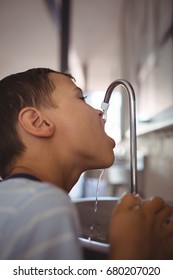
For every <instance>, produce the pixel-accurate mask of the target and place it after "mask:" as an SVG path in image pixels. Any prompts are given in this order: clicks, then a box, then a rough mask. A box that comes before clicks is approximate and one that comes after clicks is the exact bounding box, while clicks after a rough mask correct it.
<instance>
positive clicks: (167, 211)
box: [158, 205, 172, 224]
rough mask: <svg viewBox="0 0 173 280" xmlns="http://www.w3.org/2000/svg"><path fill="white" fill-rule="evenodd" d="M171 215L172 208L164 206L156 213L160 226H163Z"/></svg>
mask: <svg viewBox="0 0 173 280" xmlns="http://www.w3.org/2000/svg"><path fill="white" fill-rule="evenodd" d="M171 215H172V207H171V206H169V205H165V207H164V208H163V209H162V210H161V211H160V212H159V213H158V219H159V221H160V224H163V223H164V222H166V221H167V220H168V218H169V217H170V216H171Z"/></svg>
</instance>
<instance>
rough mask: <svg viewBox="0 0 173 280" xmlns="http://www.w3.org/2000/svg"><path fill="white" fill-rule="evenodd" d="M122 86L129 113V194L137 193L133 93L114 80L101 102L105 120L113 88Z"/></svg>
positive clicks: (122, 81)
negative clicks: (126, 96) (126, 95)
mask: <svg viewBox="0 0 173 280" xmlns="http://www.w3.org/2000/svg"><path fill="white" fill-rule="evenodd" d="M119 85H121V86H123V87H124V88H125V89H126V92H127V94H128V97H129V113H130V118H129V122H130V175H131V193H134V194H136V193H138V187H137V141H136V100H135V92H134V89H133V87H132V85H131V84H130V83H129V82H128V81H126V80H123V79H119V80H115V81H114V82H113V83H111V84H110V86H109V87H108V89H107V91H106V94H105V98H104V101H103V102H102V106H101V108H102V110H103V113H104V115H105V119H106V112H107V110H108V107H109V100H110V97H111V94H112V92H113V90H114V89H115V87H117V86H119Z"/></svg>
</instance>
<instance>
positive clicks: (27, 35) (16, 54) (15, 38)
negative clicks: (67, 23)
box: [0, 0, 60, 79]
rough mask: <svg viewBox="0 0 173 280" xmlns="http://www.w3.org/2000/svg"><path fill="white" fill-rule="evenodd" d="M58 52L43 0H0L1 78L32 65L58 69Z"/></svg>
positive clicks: (51, 23)
mask: <svg viewBox="0 0 173 280" xmlns="http://www.w3.org/2000/svg"><path fill="white" fill-rule="evenodd" d="M59 52H60V51H59V38H58V34H57V30H56V27H55V24H54V23H53V20H52V18H51V15H50V13H49V11H48V9H47V7H46V5H45V2H44V0H29V1H28V0H0V79H1V78H3V77H4V76H6V75H9V74H12V73H15V72H19V71H24V70H27V69H29V68H34V67H48V68H53V69H55V70H59Z"/></svg>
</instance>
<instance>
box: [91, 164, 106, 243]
mask: <svg viewBox="0 0 173 280" xmlns="http://www.w3.org/2000/svg"><path fill="white" fill-rule="evenodd" d="M104 171H105V169H103V170H102V171H101V173H100V176H99V179H98V182H97V188H96V201H95V205H94V212H93V220H92V224H91V227H90V233H89V236H88V240H89V241H91V237H92V232H93V229H94V225H95V216H96V212H97V207H98V197H99V186H100V181H101V178H102V176H103V173H104Z"/></svg>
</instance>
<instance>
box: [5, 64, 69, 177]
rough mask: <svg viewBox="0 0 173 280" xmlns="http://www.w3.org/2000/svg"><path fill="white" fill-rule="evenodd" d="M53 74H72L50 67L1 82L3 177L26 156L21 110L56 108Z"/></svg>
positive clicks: (21, 73) (9, 77) (14, 76)
mask: <svg viewBox="0 0 173 280" xmlns="http://www.w3.org/2000/svg"><path fill="white" fill-rule="evenodd" d="M50 73H58V74H64V75H66V76H68V77H70V78H72V77H71V75H69V74H65V73H62V72H57V71H54V70H51V69H48V68H33V69H29V70H27V71H25V72H20V73H17V74H13V75H10V76H8V77H5V78H4V79H2V80H1V81H0V176H1V177H2V178H4V177H6V169H7V168H8V166H9V165H11V163H12V162H13V161H14V160H15V159H16V158H17V157H18V156H20V155H21V154H22V152H23V151H24V150H25V146H24V144H23V143H22V141H21V139H20V138H19V136H18V133H17V130H16V124H17V119H18V114H19V112H20V110H21V109H22V108H24V107H27V106H33V107H36V108H39V107H40V106H43V107H53V106H54V103H53V100H52V95H51V93H52V91H53V90H54V88H55V86H54V84H53V82H52V81H51V80H50V78H49V77H48V76H49V74H50Z"/></svg>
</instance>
